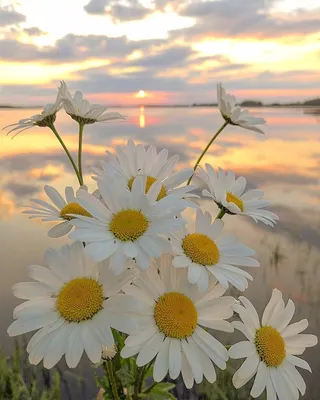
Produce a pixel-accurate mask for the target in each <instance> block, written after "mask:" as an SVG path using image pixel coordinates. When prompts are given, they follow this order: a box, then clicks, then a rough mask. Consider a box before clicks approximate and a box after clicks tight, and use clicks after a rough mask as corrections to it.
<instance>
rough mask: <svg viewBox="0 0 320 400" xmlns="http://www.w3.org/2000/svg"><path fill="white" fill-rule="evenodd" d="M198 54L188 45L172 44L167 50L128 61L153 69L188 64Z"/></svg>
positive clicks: (131, 63)
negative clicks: (192, 56)
mask: <svg viewBox="0 0 320 400" xmlns="http://www.w3.org/2000/svg"><path fill="white" fill-rule="evenodd" d="M193 54H196V52H194V51H193V50H192V49H191V48H190V47H188V46H172V47H170V48H168V49H166V50H163V51H161V50H160V51H158V52H156V54H151V55H147V56H144V57H142V58H139V59H138V60H135V61H132V62H130V63H126V64H129V65H136V66H140V67H150V68H152V69H154V68H156V69H161V68H163V67H176V66H179V65H180V66H182V65H183V66H186V62H187V60H188V58H189V57H190V56H191V55H193Z"/></svg>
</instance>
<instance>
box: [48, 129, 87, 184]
mask: <svg viewBox="0 0 320 400" xmlns="http://www.w3.org/2000/svg"><path fill="white" fill-rule="evenodd" d="M48 127H49V128H50V129H51V130H52V132H53V133H54V135H55V137H56V138H57V139H58V140H59V143H60V144H61V146H62V148H63V150H64V151H65V153H66V155H67V156H68V158H69V160H70V162H71V164H72V166H73V169H74V172H75V173H76V175H77V178H78V181H79V185H80V186H82V185H83V180H82V177H81V175H80V174H79V171H78V168H77V166H76V163H75V162H74V160H73V158H72V155H71V154H70V152H69V150H68V149H67V146H66V145H65V144H64V141H63V140H62V138H61V136H60V135H59V133H58V132H57V130H56V128H55V126H54V124H53V123H50V124H49V125H48Z"/></svg>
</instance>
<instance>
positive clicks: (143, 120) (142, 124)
mask: <svg viewBox="0 0 320 400" xmlns="http://www.w3.org/2000/svg"><path fill="white" fill-rule="evenodd" d="M139 126H140V128H144V127H145V126H146V117H145V115H144V106H140V116H139Z"/></svg>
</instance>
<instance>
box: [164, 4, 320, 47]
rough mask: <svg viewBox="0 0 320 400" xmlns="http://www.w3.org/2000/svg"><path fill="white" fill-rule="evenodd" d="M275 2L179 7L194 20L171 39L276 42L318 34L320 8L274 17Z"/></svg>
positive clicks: (183, 13)
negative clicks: (191, 24) (277, 39)
mask: <svg viewBox="0 0 320 400" xmlns="http://www.w3.org/2000/svg"><path fill="white" fill-rule="evenodd" d="M275 3H276V0H269V1H268V2H266V1H265V0H241V1H234V0H218V1H194V2H190V3H188V4H187V5H185V6H182V7H180V9H179V12H180V14H181V15H183V16H188V17H194V18H196V24H195V25H194V26H192V27H190V28H184V29H182V30H180V33H179V30H176V31H173V32H172V35H174V36H179V34H180V35H183V36H184V37H193V39H194V38H195V36H199V37H201V36H206V37H208V36H212V37H230V36H235V35H237V37H249V38H252V36H253V35H254V37H255V39H256V38H274V37H276V38H279V37H282V36H290V35H305V34H308V33H316V32H318V31H319V18H320V8H319V9H317V10H305V9H303V8H301V9H299V10H297V11H296V12H295V13H286V14H285V15H284V14H279V13H278V14H276V13H275V12H273V11H272V6H273V4H275Z"/></svg>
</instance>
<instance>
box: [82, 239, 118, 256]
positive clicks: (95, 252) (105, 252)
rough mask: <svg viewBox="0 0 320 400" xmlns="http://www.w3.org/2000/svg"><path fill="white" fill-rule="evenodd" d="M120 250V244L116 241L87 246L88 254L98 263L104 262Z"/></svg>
mask: <svg viewBox="0 0 320 400" xmlns="http://www.w3.org/2000/svg"><path fill="white" fill-rule="evenodd" d="M117 249H118V243H117V242H115V241H114V240H108V241H103V242H100V241H99V242H92V243H89V244H87V245H86V247H85V252H86V254H87V255H88V256H89V257H91V258H93V259H94V260H96V261H103V260H105V259H107V258H109V257H110V256H112V255H113V254H114V253H115V252H116V251H117Z"/></svg>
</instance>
